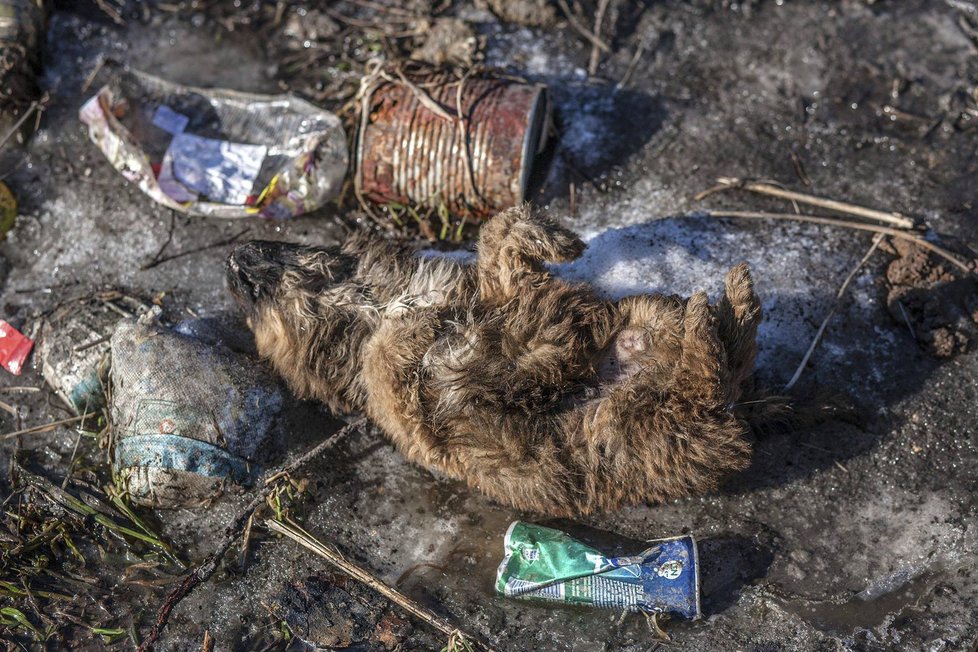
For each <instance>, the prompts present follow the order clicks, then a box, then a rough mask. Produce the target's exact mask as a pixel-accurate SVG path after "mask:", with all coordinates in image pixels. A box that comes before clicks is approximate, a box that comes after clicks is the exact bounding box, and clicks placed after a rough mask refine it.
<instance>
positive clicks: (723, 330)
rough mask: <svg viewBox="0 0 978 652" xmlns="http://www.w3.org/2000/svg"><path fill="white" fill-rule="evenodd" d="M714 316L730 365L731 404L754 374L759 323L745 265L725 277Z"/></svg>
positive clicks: (759, 312)
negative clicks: (721, 294) (722, 290)
mask: <svg viewBox="0 0 978 652" xmlns="http://www.w3.org/2000/svg"><path fill="white" fill-rule="evenodd" d="M716 313H717V329H718V332H719V335H720V340H721V341H722V342H723V346H724V348H725V349H726V351H727V361H728V364H729V365H730V384H731V388H732V390H733V396H732V397H731V400H737V398H738V397H739V394H740V392H741V386H742V385H743V383H744V381H745V380H747V379H748V378H749V377H750V375H751V374H752V373H753V371H754V359H755V357H756V356H757V327H758V325H760V323H761V301H760V299H758V297H757V293H756V292H755V291H754V280H753V279H752V278H751V274H750V269H749V268H748V267H747V264H746V263H741V264H740V265H737V266H736V267H734V268H733V269H731V270H730V271H729V272H728V273H727V277H726V279H725V280H724V293H723V296H722V297H720V300H719V301H718V302H717V307H716Z"/></svg>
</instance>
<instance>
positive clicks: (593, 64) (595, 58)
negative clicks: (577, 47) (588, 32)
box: [587, 0, 608, 77]
mask: <svg viewBox="0 0 978 652" xmlns="http://www.w3.org/2000/svg"><path fill="white" fill-rule="evenodd" d="M607 10H608V0H598V9H597V11H595V12H594V35H595V36H597V37H598V38H600V37H601V25H602V23H604V14H605V12H606V11H607ZM599 63H601V50H600V49H599V48H598V45H597V43H593V42H592V43H591V58H590V59H589V60H588V64H587V74H588V76H589V77H594V76H595V75H596V74H597V73H598V64H599Z"/></svg>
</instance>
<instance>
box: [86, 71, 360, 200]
mask: <svg viewBox="0 0 978 652" xmlns="http://www.w3.org/2000/svg"><path fill="white" fill-rule="evenodd" d="M111 68H112V69H114V72H112V73H111V76H110V80H109V83H107V84H106V85H105V86H103V87H102V88H101V89H100V90H99V91H98V93H96V94H95V96H94V97H92V98H91V99H90V100H88V101H87V102H86V103H85V105H84V106H82V108H81V110H80V111H79V117H80V119H81V121H82V122H84V123H85V124H86V125H88V134H89V137H90V138H91V139H92V142H94V143H95V144H96V145H97V146H98V147H99V149H100V150H102V153H103V154H105V156H106V157H107V158H108V159H109V161H110V162H111V163H112V165H113V166H115V168H116V169H117V170H118V171H119V172H120V173H121V174H122V175H123V176H124V177H125V178H126V179H128V180H129V181H132V182H133V183H135V184H137V185H138V186H139V188H140V189H141V190H142V191H143V192H145V193H146V194H147V195H149V196H150V197H152V198H153V199H154V200H156V201H157V202H159V203H160V204H163V205H164V206H168V207H170V208H172V209H174V210H178V211H181V212H183V213H188V214H190V215H203V216H211V217H225V218H232V217H247V216H253V215H257V216H261V217H271V218H276V219H285V218H290V217H295V216H296V215H301V214H303V213H308V212H310V211H313V210H315V209H317V208H319V207H321V206H323V205H324V204H325V203H327V202H328V201H330V200H331V199H333V198H334V197H336V196H337V195H338V194H339V192H340V189H341V187H342V184H343V180H344V178H345V176H346V169H347V164H348V158H349V154H348V151H347V140H346V135H345V133H344V131H343V126H342V124H341V123H340V120H339V118H337V117H336V116H335V115H334V114H332V113H330V112H328V111H324V110H322V109H320V108H318V107H315V106H313V105H312V104H310V103H308V102H306V101H304V100H301V99H299V98H297V97H293V96H290V95H279V96H269V95H254V94H249V93H239V92H236V91H230V90H222V89H214V88H194V87H190V86H181V85H179V84H173V83H170V82H167V81H164V80H162V79H158V78H156V77H153V76H151V75H147V74H145V73H141V72H136V71H124V70H121V69H119V68H118V66H115V65H114V66H112V67H111Z"/></svg>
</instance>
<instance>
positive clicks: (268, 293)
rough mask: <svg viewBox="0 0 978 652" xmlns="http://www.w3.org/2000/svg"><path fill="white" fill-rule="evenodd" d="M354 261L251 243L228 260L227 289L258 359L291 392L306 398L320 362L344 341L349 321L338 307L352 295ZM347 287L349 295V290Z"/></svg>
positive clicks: (318, 250)
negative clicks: (241, 314)
mask: <svg viewBox="0 0 978 652" xmlns="http://www.w3.org/2000/svg"><path fill="white" fill-rule="evenodd" d="M354 269H355V261H354V260H353V259H352V258H351V257H350V256H348V255H346V254H343V253H341V252H340V250H339V249H338V248H323V247H309V246H305V245H298V244H291V243H285V242H268V241H253V242H249V243H247V244H243V245H241V246H239V247H237V248H236V249H235V250H234V251H233V252H231V254H230V255H229V256H228V259H227V263H226V274H227V283H228V288H229V289H230V291H231V294H232V295H233V296H234V298H235V300H236V301H237V303H238V305H240V306H241V308H242V310H243V311H244V313H245V316H246V317H247V321H248V326H249V327H250V328H251V330H252V331H253V332H254V334H255V343H256V345H257V347H258V352H259V354H260V355H261V356H262V357H264V358H266V359H268V360H270V361H271V362H272V364H273V366H274V367H275V368H276V369H277V370H278V371H279V373H281V374H282V375H283V376H285V378H286V380H288V381H289V382H290V385H292V386H293V389H294V390H295V391H296V392H297V393H299V394H301V395H309V394H310V393H315V392H311V387H310V386H309V384H310V383H312V382H314V381H315V378H316V377H321V376H324V375H325V376H328V375H329V374H330V370H327V369H325V368H323V367H324V366H325V363H324V362H323V360H324V359H325V358H328V357H329V355H330V349H331V348H334V347H335V346H336V345H337V344H338V343H337V342H336V341H335V340H336V339H337V338H342V337H343V332H342V327H343V326H344V325H345V324H344V322H348V320H349V316H348V315H346V314H344V311H343V310H342V308H341V306H344V305H349V303H350V301H349V300H348V298H347V297H346V296H345V295H346V294H347V293H348V292H353V291H354V290H353V289H352V286H353V284H351V283H344V281H348V280H349V278H350V276H351V275H352V273H353V271H354ZM347 286H350V289H349V290H348V289H347Z"/></svg>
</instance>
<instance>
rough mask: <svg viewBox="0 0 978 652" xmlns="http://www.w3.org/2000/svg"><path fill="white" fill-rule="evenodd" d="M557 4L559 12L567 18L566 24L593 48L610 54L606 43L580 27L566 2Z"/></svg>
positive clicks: (585, 28) (559, 0)
mask: <svg viewBox="0 0 978 652" xmlns="http://www.w3.org/2000/svg"><path fill="white" fill-rule="evenodd" d="M557 4H559V5H560V10H561V11H563V12H564V15H565V16H567V22H568V23H570V26H571V27H573V28H574V29H575V30H577V32H578V33H579V34H580V35H581V36H583V37H584V38H586V39H587V40H588V41H590V42H591V43H592V44H593V45H594V47H596V48H598V49H599V50H601V51H603V52H611V48H610V47H609V46H608V44H607V43H605V42H604V41H602V40H601V37H600V36H598V35H597V34H595V33H594V32H592V31H591V30H589V29H588V28H587V27H585V26H584V25H582V24H581V23H580V21H579V20H577V16H575V15H574V12H573V11H571V8H570V7H568V6H567V0H557Z"/></svg>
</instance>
